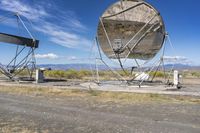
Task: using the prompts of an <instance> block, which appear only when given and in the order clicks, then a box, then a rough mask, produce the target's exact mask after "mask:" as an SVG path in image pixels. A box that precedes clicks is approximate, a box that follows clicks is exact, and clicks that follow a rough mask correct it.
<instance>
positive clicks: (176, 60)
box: [163, 56, 192, 64]
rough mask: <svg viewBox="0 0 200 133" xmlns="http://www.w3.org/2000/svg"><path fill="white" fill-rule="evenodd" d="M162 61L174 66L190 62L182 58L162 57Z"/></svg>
mask: <svg viewBox="0 0 200 133" xmlns="http://www.w3.org/2000/svg"><path fill="white" fill-rule="evenodd" d="M163 58H164V61H165V62H166V63H175V64H191V63H192V62H191V61H190V60H189V59H188V58H187V57H184V56H164V57H163Z"/></svg>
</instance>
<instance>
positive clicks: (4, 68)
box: [0, 13, 36, 80]
mask: <svg viewBox="0 0 200 133" xmlns="http://www.w3.org/2000/svg"><path fill="white" fill-rule="evenodd" d="M9 15H10V14H9ZM12 15H13V14H12ZM13 16H16V18H17V23H18V28H19V23H21V24H22V26H23V28H24V29H25V30H26V31H27V33H28V34H29V36H30V37H31V38H32V39H33V42H34V41H35V38H34V37H33V35H32V34H31V32H30V31H29V29H28V28H27V26H26V24H25V23H24V21H23V20H22V18H21V16H20V14H19V13H14V15H13ZM0 20H1V22H2V21H5V20H6V17H5V18H1V19H0ZM25 50H27V55H26V56H25V57H23V58H22V59H20V60H19V59H18V57H19V56H20V55H22V53H23V51H25ZM35 69H36V59H35V48H34V47H26V46H23V47H22V48H21V49H20V47H19V45H17V48H16V53H15V56H14V57H13V59H11V61H10V62H9V63H8V64H7V65H2V64H1V63H0V72H1V73H2V74H3V75H5V76H6V77H8V78H9V79H10V80H18V77H17V76H18V75H19V74H20V73H21V72H22V71H24V70H27V72H28V75H29V77H28V78H29V79H32V78H33V73H34V71H35Z"/></svg>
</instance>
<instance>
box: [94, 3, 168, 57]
mask: <svg viewBox="0 0 200 133" xmlns="http://www.w3.org/2000/svg"><path fill="white" fill-rule="evenodd" d="M97 36H98V41H99V44H100V47H101V48H102V50H103V52H104V53H105V54H106V55H107V56H108V57H109V58H111V59H117V58H132V59H142V60H149V59H151V58H153V57H155V55H156V54H157V53H158V52H159V50H160V49H161V48H162V46H163V43H164V39H165V26H164V22H163V20H162V17H161V16H160V14H159V12H158V11H157V10H156V9H155V8H154V7H152V6H151V5H150V4H148V3H146V2H144V1H142V0H121V1H118V2H116V3H114V4H113V5H111V6H110V7H109V8H108V9H107V10H106V11H105V12H104V13H103V15H102V16H101V18H100V21H99V25H98V31H97Z"/></svg>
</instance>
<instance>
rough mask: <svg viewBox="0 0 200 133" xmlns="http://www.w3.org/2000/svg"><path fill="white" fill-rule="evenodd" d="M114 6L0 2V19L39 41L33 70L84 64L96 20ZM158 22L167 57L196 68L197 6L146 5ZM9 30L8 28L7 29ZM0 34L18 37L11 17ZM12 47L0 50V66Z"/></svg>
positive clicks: (91, 0)
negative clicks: (23, 24)
mask: <svg viewBox="0 0 200 133" xmlns="http://www.w3.org/2000/svg"><path fill="white" fill-rule="evenodd" d="M116 1H117V0H42V1H41V0H1V1H0V16H4V15H5V14H6V13H8V12H19V13H20V14H21V15H22V16H25V17H27V18H28V19H29V20H30V21H31V22H32V23H33V24H32V26H31V25H30V24H28V27H29V29H30V30H31V33H32V34H33V35H34V37H35V38H37V39H39V40H40V47H39V49H38V50H37V51H36V54H37V62H38V64H66V63H74V62H81V63H84V62H88V60H87V61H86V59H87V58H88V57H89V51H90V50H89V49H90V48H91V45H93V39H94V37H95V35H96V29H97V24H98V20H99V17H100V16H101V14H102V13H103V12H104V11H105V9H106V8H107V7H108V6H110V5H111V4H112V3H114V2H116ZM147 2H149V3H150V4H152V5H153V6H154V7H155V8H157V9H158V10H159V11H160V12H161V15H162V16H163V19H164V22H165V25H166V30H167V32H168V33H169V34H170V37H171V41H172V43H173V45H174V47H175V51H176V52H175V53H174V52H173V51H172V49H171V48H170V47H169V46H167V49H168V50H167V53H166V55H167V56H168V57H171V58H172V57H174V56H176V57H178V58H180V60H181V61H182V62H183V63H188V64H192V65H200V52H199V51H200V28H199V26H200V14H199V12H200V9H199V5H200V1H199V0H190V1H189V0H165V1H164V0H147ZM10 25H12V26H10ZM0 28H1V32H7V33H11V34H22V35H25V36H27V33H26V32H25V31H24V29H22V28H21V29H19V28H18V26H17V22H16V19H15V17H9V19H8V20H7V21H6V22H3V23H2V22H1V23H0ZM15 49H16V46H14V45H4V44H2V45H1V46H0V50H1V52H0V62H1V63H6V62H7V61H8V60H9V58H11V57H13V56H14V51H15Z"/></svg>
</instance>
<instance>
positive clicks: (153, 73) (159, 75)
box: [149, 71, 165, 78]
mask: <svg viewBox="0 0 200 133" xmlns="http://www.w3.org/2000/svg"><path fill="white" fill-rule="evenodd" d="M149 75H150V76H154V75H155V77H159V78H163V77H165V74H164V72H160V71H157V72H150V74H149Z"/></svg>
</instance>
